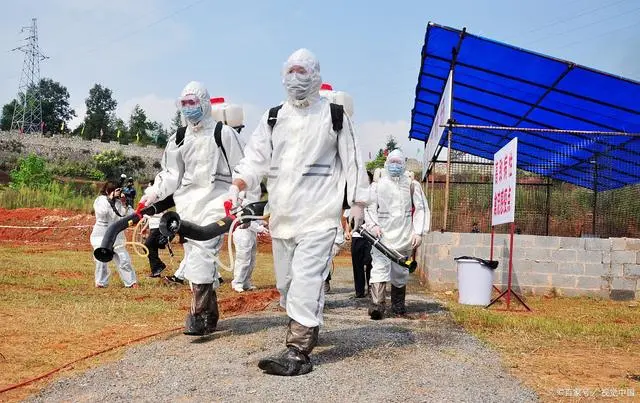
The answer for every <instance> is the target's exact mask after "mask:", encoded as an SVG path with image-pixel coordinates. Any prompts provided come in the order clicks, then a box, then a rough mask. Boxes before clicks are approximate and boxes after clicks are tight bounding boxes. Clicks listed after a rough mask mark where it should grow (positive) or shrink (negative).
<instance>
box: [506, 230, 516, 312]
mask: <svg viewBox="0 0 640 403" xmlns="http://www.w3.org/2000/svg"><path fill="white" fill-rule="evenodd" d="M515 228H516V223H515V221H514V222H512V223H511V231H510V232H511V234H510V236H511V239H509V278H508V280H507V281H508V285H507V310H509V304H511V272H512V271H513V232H514V230H515Z"/></svg>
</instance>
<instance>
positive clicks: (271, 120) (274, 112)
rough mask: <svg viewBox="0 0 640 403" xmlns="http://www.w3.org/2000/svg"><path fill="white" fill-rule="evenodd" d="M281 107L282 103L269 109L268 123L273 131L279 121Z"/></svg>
mask: <svg viewBox="0 0 640 403" xmlns="http://www.w3.org/2000/svg"><path fill="white" fill-rule="evenodd" d="M280 109H282V105H278V106H274V107H273V108H271V109H269V117H268V118H267V124H268V125H269V127H271V130H272V131H273V126H275V125H276V122H277V121H278V112H280Z"/></svg>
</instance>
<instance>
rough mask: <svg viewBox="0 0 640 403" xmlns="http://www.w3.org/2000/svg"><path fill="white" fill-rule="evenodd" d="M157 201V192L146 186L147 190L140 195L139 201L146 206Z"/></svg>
mask: <svg viewBox="0 0 640 403" xmlns="http://www.w3.org/2000/svg"><path fill="white" fill-rule="evenodd" d="M157 201H158V194H157V193H156V192H154V191H153V190H151V189H150V188H147V190H145V191H144V195H142V197H141V198H140V202H139V203H143V204H144V206H145V207H147V206H150V205H152V204H153V203H155V202H157Z"/></svg>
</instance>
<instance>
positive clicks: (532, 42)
mask: <svg viewBox="0 0 640 403" xmlns="http://www.w3.org/2000/svg"><path fill="white" fill-rule="evenodd" d="M638 10H640V7H636V8H634V9H631V10H627V11H623V12H622V13H619V14H615V15H612V16H609V17H607V18H603V19H600V20H597V21H593V22H590V23H588V24H584V25H581V26H579V27H575V28H571V29H569V30H566V31H562V32H558V33H554V34H551V35H547V36H544V37H542V38H538V39H535V40H533V41H531V42H528V43H527V44H526V46H530V45H532V44H534V43H537V42H540V41H544V40H545V39H548V38H551V37H556V38H557V37H563V36H564V35H566V34H569V33H571V32H575V31H579V30H581V29H584V28H588V27H591V26H593V25H597V24H601V23H603V22H605V21H609V20H612V19H614V18H618V17H620V16H624V15H629V14H633V13H635V12H636V11H638Z"/></svg>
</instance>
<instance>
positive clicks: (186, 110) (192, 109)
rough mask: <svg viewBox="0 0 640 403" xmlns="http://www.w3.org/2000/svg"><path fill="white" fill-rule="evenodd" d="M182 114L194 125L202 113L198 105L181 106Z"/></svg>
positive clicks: (199, 119) (200, 118)
mask: <svg viewBox="0 0 640 403" xmlns="http://www.w3.org/2000/svg"><path fill="white" fill-rule="evenodd" d="M182 116H184V118H185V119H186V121H187V122H189V123H191V124H193V125H195V124H196V123H198V122H200V121H201V120H202V117H203V116H204V113H203V112H202V108H201V107H200V106H183V107H182Z"/></svg>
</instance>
